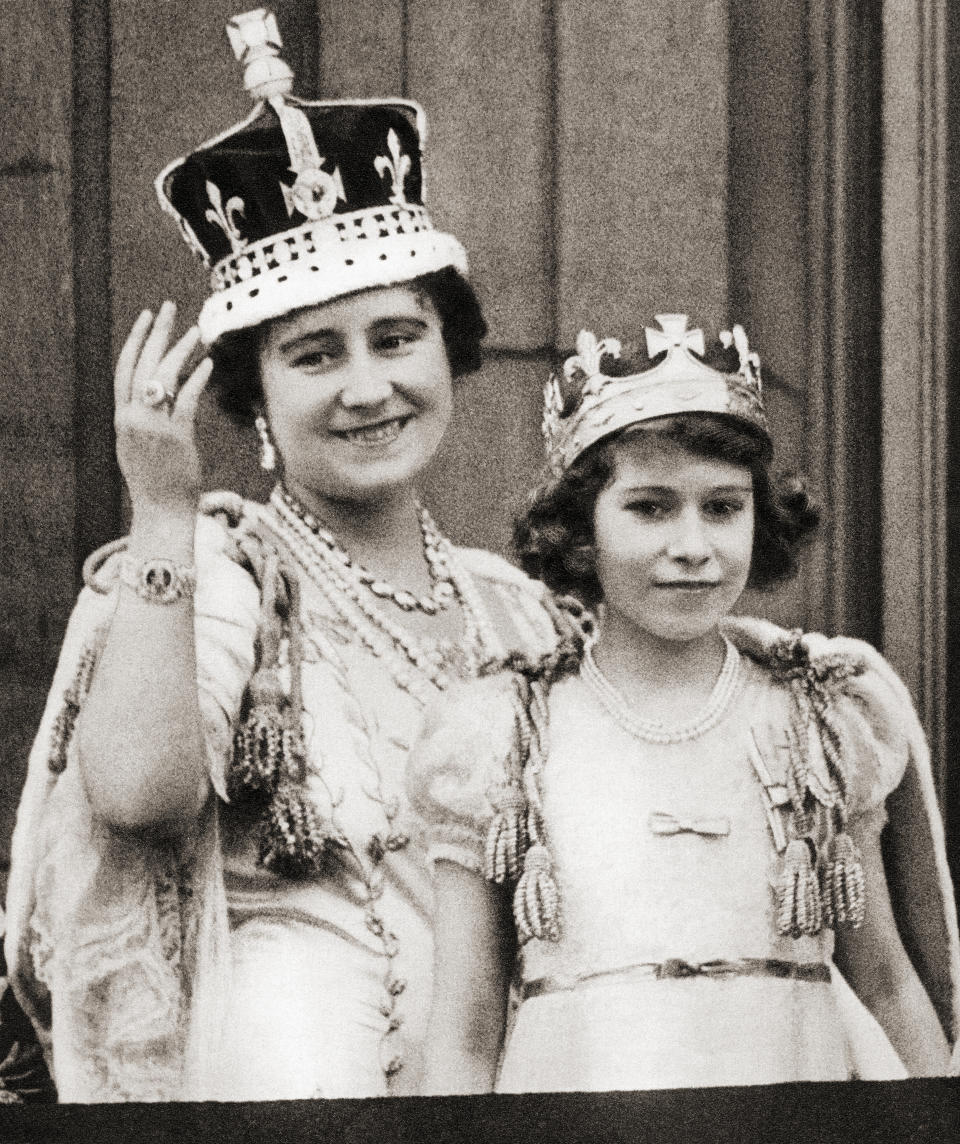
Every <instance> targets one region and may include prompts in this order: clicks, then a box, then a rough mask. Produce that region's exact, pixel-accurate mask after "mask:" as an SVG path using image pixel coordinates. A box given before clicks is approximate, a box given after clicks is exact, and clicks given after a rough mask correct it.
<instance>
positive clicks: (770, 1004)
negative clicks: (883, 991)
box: [410, 625, 956, 1092]
mask: <svg viewBox="0 0 960 1144" xmlns="http://www.w3.org/2000/svg"><path fill="white" fill-rule="evenodd" d="M749 630H750V629H749V625H748V626H747V627H746V628H744V631H749ZM759 630H761V631H762V629H759ZM755 634H756V632H754V635H755ZM734 635H735V638H736V633H734ZM742 637H743V632H741V638H740V642H741V643H745V644H747V645H749V643H750V640H749V639H743V638H742ZM813 639H814V640H816V637H813ZM821 642H823V643H824V644H826V641H822V637H821ZM837 642H840V641H837ZM836 650H838V649H837V646H836V643H834V642H833V641H831V643H830V644H829V645H828V646H827V647H826V648H825V654H831V653H832V652H834V651H836ZM841 650H843V651H844V652H845V653H850V652H851V651H852V652H855V653H856V654H857V655H865V656H866V657H867V663H868V666H867V667H866V668H865V670H864V671H863V672H862V674H860V675H857V676H854V677H852V678H851V679H850V680H849V681H848V683H847V685H846V687H845V694H844V696H843V697H842V699H841V700H840V703H839V706H840V710H839V718H840V720H841V721H842V723H843V726H844V729H845V733H846V735H847V736H848V743H849V744H850V745H851V746H852V747H853V750H854V751H855V754H856V761H855V765H854V767H853V776H854V778H853V784H852V790H851V791H850V792H849V805H850V808H851V815H852V818H851V822H850V828H851V830H852V831H855V832H859V833H860V834H861V835H863V834H869V833H878V832H880V831H881V830H882V828H883V827H884V823H885V820H886V810H885V800H886V798H887V796H888V795H889V794H890V792H891V791H893V790H894V788H895V787H897V785H898V784H899V783H900V781H901V779H902V777H903V776H904V772H905V769H906V767H907V764H908V760H909V758H910V748H911V739H912V738H913V739H915V736H913V735H912V731H913V728H914V725H915V721H911V720H908V719H905V718H904V710H905V703H904V694H903V689H902V684H899V681H896V679H895V677H894V676H893V673H892V672H891V671H890V669H889V668H888V667H887V666H886V665H885V664H883V663H882V661H881V660H880V657H879V656H877V654H876V653H875V652H874V651H873V650H872V649H868V648H867V647H866V645H860V644H855V643H854V642H853V641H842V649H841ZM740 660H741V662H740V679H739V683H738V685H737V686H736V688H735V689H734V691H733V693H732V696H731V698H730V700H729V702H728V704H727V705H726V707H725V709H724V710H723V711H722V714H721V716H720V718H719V720H718V721H717V722H716V723H715V725H713V726H710V727H708V728H707V729H705V730H704V731H703V732H702V733H700V734H697V735H695V736H693V737H686V738H683V739H681V740H680V741H677V742H668V743H659V742H650V741H645V740H642V739H640V738H638V737H637V736H636V734H634V733H631V731H630V730H628V729H627V728H626V727H625V726H624V725H621V722H620V721H618V720H617V719H615V718H614V717H613V715H612V714H611V712H610V710H609V709H608V705H605V704H604V703H603V702H602V701H601V700H600V699H599V698H598V695H597V693H596V691H595V690H594V689H592V688H591V687H590V686H588V684H587V682H586V681H585V680H584V678H583V677H582V675H581V674H569V675H566V676H564V677H563V678H561V679H560V680H559V681H558V682H556V683H554V685H553V686H552V687H551V689H550V692H549V699H548V706H549V719H548V725H549V751H548V754H547V758H546V762H545V764H544V766H543V768H542V771H541V773H540V792H541V796H540V797H541V808H542V815H543V822H544V825H545V828H546V843H547V846H548V848H549V851H550V855H551V858H552V861H553V876H554V879H555V882H556V886H557V889H558V892H559V922H560V925H559V929H560V935H559V940H556V941H552V940H546V939H544V940H537V939H533V940H529V941H528V942H527V943H526V944H525V945H523V946H522V953H521V957H520V961H519V965H518V967H517V991H516V992H517V996H519V997H520V998H521V999H522V1000H521V1002H520V1004H519V1009H518V1010H517V1011H516V1012H515V1014H514V1019H513V1021H512V1032H511V1035H510V1037H509V1040H508V1043H507V1045H506V1049H505V1053H504V1056H503V1060H502V1066H501V1070H500V1076H499V1082H498V1086H497V1087H498V1090H499V1091H502V1092H528V1091H545V1090H546V1091H549V1090H564V1089H574V1090H576V1089H580V1090H603V1089H646V1088H670V1087H677V1086H702V1085H739V1084H755V1083H773V1082H779V1081H804V1080H841V1079H846V1078H849V1077H853V1076H859V1077H864V1078H871V1079H896V1078H899V1077H903V1076H904V1075H905V1073H904V1069H903V1066H902V1064H901V1062H900V1060H899V1058H898V1057H897V1055H896V1053H895V1052H894V1050H893V1048H892V1047H891V1045H890V1043H889V1041H888V1040H887V1037H886V1036H885V1034H884V1033H883V1031H882V1029H881V1028H880V1026H879V1025H878V1024H877V1022H876V1021H875V1020H874V1018H873V1017H872V1015H871V1014H870V1013H869V1011H868V1010H867V1009H866V1008H865V1007H864V1006H863V1005H862V1004H861V1003H860V1001H859V1000H858V999H857V998H856V996H855V995H854V994H853V992H852V991H851V990H850V988H849V986H847V985H846V983H845V982H844V981H843V979H842V978H841V977H840V975H839V973H838V972H837V970H836V968H835V966H833V963H832V960H831V955H832V951H833V931H832V930H830V929H827V928H826V927H824V928H823V929H822V930H821V931H820V932H819V933H817V934H815V935H811V936H803V937H800V938H798V939H793V938H791V937H786V936H782V935H781V934H780V933H779V932H778V927H777V917H776V902H775V897H774V893H773V888H772V887H773V882H774V880H775V878H776V867H777V861H778V854H777V850H776V847H775V843H774V837H773V833H772V829H771V821H770V818H769V817H768V814H767V811H766V809H765V806H764V802H763V797H762V794H763V792H762V787H761V783H760V779H759V778H758V774H757V771H756V769H755V767H754V764H753V762H752V761H751V753H752V750H753V749H755V748H758V749H759V751H760V753H761V758H762V760H763V761H764V763H765V765H766V767H767V769H768V771H769V772H770V773H771V777H777V776H780V777H781V780H782V775H783V773H784V771H785V769H786V764H785V761H784V757H785V753H786V751H787V743H786V740H785V728H786V726H787V721H788V717H789V712H788V704H787V694H786V691H785V689H784V688H783V687H782V686H780V685H779V683H777V682H776V681H775V680H774V678H773V676H772V674H771V672H770V670H769V668H768V667H767V666H765V665H764V664H762V663H760V662H758V661H757V660H756V659H754V658H752V657H751V655H750V654H748V653H747V652H743V653H741V656H740ZM881 665H882V666H881ZM911 719H912V716H911ZM515 726H516V717H515V691H514V689H513V688H512V686H511V684H510V680H509V676H507V675H501V676H499V677H493V678H489V679H485V680H479V681H475V682H473V683H470V684H467V685H465V686H464V687H462V688H461V689H460V690H459V692H458V694H457V695H455V696H452V697H450V699H449V700H448V701H447V708H446V709H445V711H444V714H443V719H442V722H438V723H437V724H436V725H435V726H434V727H433V729H432V730H431V731H429V732H428V734H427V736H426V738H425V740H424V742H423V743H422V744H421V746H420V747H419V748H418V749H417V753H416V758H415V761H414V764H413V767H412V769H411V776H410V783H411V793H412V797H413V801H414V803H415V804H416V805H418V807H419V808H420V810H421V812H422V813H424V814H425V815H426V816H428V817H429V818H430V820H431V822H432V826H431V851H432V856H433V858H434V860H448V861H454V862H458V863H460V864H462V865H463V866H465V867H467V868H468V869H470V870H475V871H478V872H480V871H482V869H483V864H484V848H485V841H486V837H487V832H488V828H489V824H490V821H491V818H492V816H493V810H492V808H491V803H490V801H489V799H490V798H491V797H494V798H495V792H496V791H497V790H498V789H502V785H503V784H504V783H505V782H507V778H506V766H507V763H506V760H508V758H509V756H510V751H511V747H512V744H513V742H514V734H515ZM936 829H937V825H936V824H935V826H934V830H935V831H936ZM926 837H927V836H926V835H925V834H924V836H923V838H922V839H921V838H920V836H919V835H918V837H917V840H916V841H917V845H918V846H923V845H925V843H926ZM936 845H937V846H938V847H939V854H938V859H939V862H940V867H941V874H943V873H944V872H945V861H944V859H943V850H942V833H940V834H939V835H937V841H936ZM504 892H508V890H507V888H506V887H505V888H504ZM933 893H934V895H937V894H939V893H941V890H940V888H939V887H937V886H935V887H934V891H933ZM945 903H946V910H945V912H944V913H941V914H940V916H941V917H946V918H947V919H948V920H947V922H946V924H945V927H944V926H941V929H940V930H939V931H938V936H937V940H938V941H942V943H943V945H942V950H941V954H942V956H943V957H944V958H945V959H948V962H949V964H951V965H952V966H953V968H954V970H955V967H956V922H955V918H954V916H953V914H952V913H951V912H949V911H950V910H952V903H950V902H949V899H945V898H944V897H941V898H940V904H941V906H942V907H943V906H944V905H945ZM869 908H870V907H869V903H867V909H869ZM674 959H679V960H680V961H681V962H684V963H686V967H681V968H680V972H681V973H686V974H687V975H685V976H669V977H664V978H662V979H658V978H656V977H654V976H653V972H654V971H653V970H652V969H651V968H650V967H651V966H652V965H656V964H663V963H666V962H670V961H673V960H674ZM738 959H750V962H751V963H755V962H756V961H758V960H761V959H773V960H775V961H776V962H781V963H782V962H788V963H789V962H796V963H801V964H805V965H819V966H826V967H827V968H828V969H829V978H828V980H825V981H818V980H793V979H790V978H789V977H782V976H774V975H773V974H772V973H758V974H753V973H742V972H737V971H732V972H731V971H729V966H728V967H727V970H728V971H725V972H716V971H711V967H710V964H709V963H711V962H716V961H718V960H719V961H722V962H727V963H729V962H736V961H738ZM705 963H706V964H705ZM698 967H702V968H698ZM675 972H676V970H675ZM821 972H822V971H821ZM947 976H948V977H949V974H948V975H947ZM523 998H525V999H523ZM945 1012H946V1015H947V1019H948V1021H951V1022H952V1020H953V1019H954V1017H955V1014H954V1013H953V1012H952V1010H951V1009H950V1002H949V1001H948V1002H947V1007H946V1010H945Z"/></svg>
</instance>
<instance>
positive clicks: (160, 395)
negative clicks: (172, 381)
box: [141, 381, 177, 409]
mask: <svg viewBox="0 0 960 1144" xmlns="http://www.w3.org/2000/svg"><path fill="white" fill-rule="evenodd" d="M176 399H177V397H176V394H174V393H171V392H170V391H169V390H168V389H164V388H163V386H162V385H161V384H160V382H159V381H149V382H147V385H146V387H145V388H144V391H143V397H142V399H141V400H142V401H143V404H144V405H146V406H147V407H148V408H149V409H159V408H160V407H161V406H164V405H166V406H167V407H168V408H170V409H172V408H173V403H174V402H175V401H176Z"/></svg>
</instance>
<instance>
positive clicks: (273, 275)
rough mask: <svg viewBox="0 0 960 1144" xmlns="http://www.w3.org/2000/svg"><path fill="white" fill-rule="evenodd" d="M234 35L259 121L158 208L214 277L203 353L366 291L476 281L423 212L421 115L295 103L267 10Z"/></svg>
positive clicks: (160, 192) (182, 167)
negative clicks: (456, 278)
mask: <svg viewBox="0 0 960 1144" xmlns="http://www.w3.org/2000/svg"><path fill="white" fill-rule="evenodd" d="M227 34H228V36H229V37H230V42H231V44H232V46H233V49H234V52H235V54H236V56H237V59H238V60H239V61H240V63H241V64H242V65H243V68H244V83H245V86H246V88H247V90H248V91H249V92H250V94H251V96H252V97H253V99H254V100H255V101H256V104H255V106H254V109H253V111H252V112H251V114H250V115H249V116H248V118H247V119H245V120H244V121H243V122H241V123H238V124H236V125H235V126H233V127H231V128H229V129H228V130H227V131H225V132H224V133H223V134H222V135H218V136H217V137H216V138H214V139H211V140H209V141H208V142H206V143H204V144H202V145H201V146H200V147H198V148H197V149H196V150H195V151H193V152H192V153H190V154H189V155H187V156H185V157H184V158H180V159H177V160H176V161H175V162H173V163H171V164H170V165H169V166H168V167H166V168H165V169H164V170H163V171H162V172H161V173H160V175H159V176H158V178H157V180H156V189H157V196H158V198H159V200H160V205H161V206H162V207H163V209H164V210H165V211H167V212H168V213H169V214H171V215H172V216H173V217H174V219H176V221H177V225H178V226H179V228H180V232H181V234H182V235H183V237H184V239H185V240H186V242H187V243H188V245H189V246H190V247H191V249H192V250H193V251H194V252H195V253H196V254H197V255H198V256H199V257H200V258H201V259H202V260H203V263H204V265H205V266H207V267H208V268H209V269H210V278H211V287H212V293H211V295H210V297H209V298H208V299H207V300H206V302H205V303H204V305H203V308H202V309H201V311H200V316H199V318H198V325H199V327H200V333H201V337H202V339H203V341H204V343H205V344H206V345H210V344H211V343H213V342H214V341H216V339H217V338H219V337H220V336H221V335H222V334H224V333H227V332H228V331H230V330H237V329H241V328H243V327H245V326H254V325H257V324H258V323H260V322H263V321H266V320H267V319H270V318H277V317H280V316H282V315H284V314H287V313H289V312H290V311H292V310H296V309H299V308H300V307H303V306H311V305H317V304H319V303H322V302H329V301H331V300H333V299H334V298H338V297H341V296H342V295H344V294H350V293H353V292H355V291H357V290H365V289H369V288H371V287H376V286H390V285H395V284H398V283H402V282H409V281H411V280H412V279H414V278H417V277H418V276H419V275H421V274H427V273H430V272H431V271H436V270H441V269H443V268H444V267H448V266H449V267H454V268H455V269H457V270H459V271H460V272H461V273H466V269H467V259H466V254H465V253H464V250H463V247H462V246H461V245H460V243H459V242H458V241H457V240H456V239H455V238H453V237H452V236H451V235H448V234H443V233H441V232H439V231H437V230H435V229H434V227H433V224H432V223H431V221H430V217H429V215H428V214H427V212H426V210H425V209H424V205H423V182H424V176H423V164H422V152H421V145H422V142H423V140H424V139H425V136H426V119H425V116H424V113H423V110H422V109H421V108H420V107H419V105H418V104H416V103H414V102H412V101H411V100H405V99H389V100H318V101H309V100H303V99H298V98H296V97H295V96H293V95H291V94H290V92H291V88H292V85H293V72H292V71H291V70H290V68H289V67H288V65H287V64H286V63H285V62H284V61H283V60H282V59H281V58H280V48H281V41H280V35H279V32H278V29H277V24H276V20H275V18H274V16H273V15H272V13H270V12H267V11H266V10H264V9H262V8H259V9H256V10H255V11H253V12H246V13H244V14H242V15H239V16H234V17H233V18H232V19H231V20H230V21H229V22H228V24H227Z"/></svg>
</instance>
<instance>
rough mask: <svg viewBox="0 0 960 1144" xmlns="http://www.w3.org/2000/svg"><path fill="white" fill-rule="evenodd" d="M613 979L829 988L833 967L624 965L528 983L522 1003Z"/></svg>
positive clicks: (744, 962) (759, 962) (753, 960)
mask: <svg viewBox="0 0 960 1144" xmlns="http://www.w3.org/2000/svg"><path fill="white" fill-rule="evenodd" d="M611 977H643V978H649V979H650V980H652V981H663V980H666V979H668V978H679V977H780V978H786V979H787V980H790V981H814V982H819V983H821V984H825V985H826V984H829V982H830V967H829V966H828V965H824V964H823V963H822V962H807V963H802V964H801V963H799V962H796V961H778V960H777V959H776V958H772V957H740V958H737V959H736V960H734V961H724V960H722V959H717V960H716V961H700V962H693V961H683V960H682V959H681V958H679V957H671V958H669V959H668V960H667V961H642V962H639V963H638V964H637V965H624V966H619V967H618V968H616V969H602V970H600V971H599V972H597V973H583V974H579V975H577V976H576V977H566V978H564V977H538V978H536V980H534V981H525V982H524V983H523V985H522V986H521V988H520V999H521V1001H528V1000H529V999H530V998H531V997H542V996H543V995H544V994H545V993H562V992H565V991H569V990H571V989H579V988H580V987H581V986H582V985H592V984H594V983H596V982H599V981H604V980H607V979H609V978H611Z"/></svg>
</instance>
